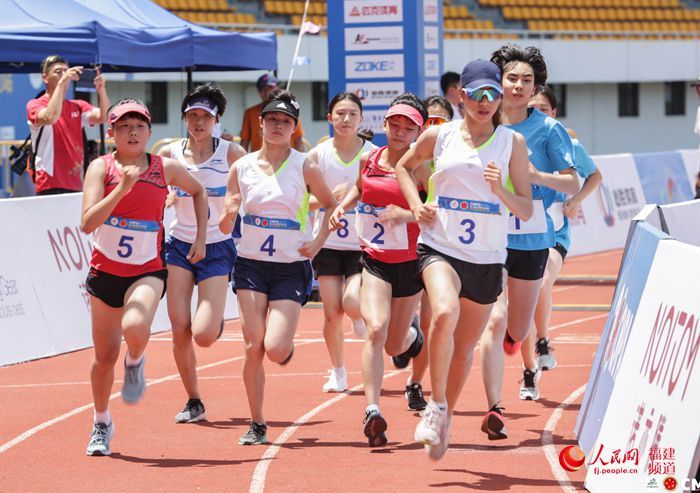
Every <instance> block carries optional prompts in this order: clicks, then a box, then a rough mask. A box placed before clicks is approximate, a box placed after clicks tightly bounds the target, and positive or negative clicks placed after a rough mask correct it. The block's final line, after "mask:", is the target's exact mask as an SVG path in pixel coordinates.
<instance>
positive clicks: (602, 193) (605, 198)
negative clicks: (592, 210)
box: [596, 183, 615, 227]
mask: <svg viewBox="0 0 700 493" xmlns="http://www.w3.org/2000/svg"><path fill="white" fill-rule="evenodd" d="M596 200H597V202H598V208H599V209H600V212H602V214H603V221H605V224H606V225H607V226H609V227H613V226H615V211H614V209H613V201H612V196H611V195H610V190H608V187H606V186H605V184H603V183H601V184H600V186H599V187H598V189H597V190H596Z"/></svg>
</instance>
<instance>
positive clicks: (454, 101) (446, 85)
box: [440, 72, 464, 120]
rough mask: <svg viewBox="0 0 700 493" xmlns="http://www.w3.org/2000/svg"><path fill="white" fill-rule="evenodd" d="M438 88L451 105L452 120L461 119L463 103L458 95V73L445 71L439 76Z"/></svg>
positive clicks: (462, 116)
mask: <svg viewBox="0 0 700 493" xmlns="http://www.w3.org/2000/svg"><path fill="white" fill-rule="evenodd" d="M440 89H442V94H443V95H444V96H445V98H446V99H447V100H448V101H449V102H450V104H451V105H452V113H453V114H454V117H453V118H452V119H453V120H462V119H463V118H464V105H463V104H462V100H461V99H460V97H459V92H460V89H461V87H460V85H459V74H458V73H457V72H445V73H444V74H442V77H440Z"/></svg>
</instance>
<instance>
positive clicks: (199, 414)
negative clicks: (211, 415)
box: [175, 399, 207, 423]
mask: <svg viewBox="0 0 700 493" xmlns="http://www.w3.org/2000/svg"><path fill="white" fill-rule="evenodd" d="M205 419H207V412H206V410H205V409H204V403H203V402H202V401H201V400H200V399H190V400H188V401H187V404H185V408H184V409H183V410H182V411H180V412H179V413H178V415H177V416H175V422H176V423H196V422H197V421H203V420H205Z"/></svg>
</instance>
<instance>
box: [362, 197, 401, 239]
mask: <svg viewBox="0 0 700 493" xmlns="http://www.w3.org/2000/svg"><path fill="white" fill-rule="evenodd" d="M384 209H385V207H374V206H373V205H370V204H365V203H364V202H358V203H357V208H356V209H355V210H356V212H357V237H358V239H359V241H360V244H361V245H364V246H366V247H370V248H374V249H375V250H408V228H407V227H406V225H405V224H400V225H398V226H389V225H388V224H386V223H383V222H382V221H381V220H380V219H379V215H380V214H381V212H382V211H383V210H384Z"/></svg>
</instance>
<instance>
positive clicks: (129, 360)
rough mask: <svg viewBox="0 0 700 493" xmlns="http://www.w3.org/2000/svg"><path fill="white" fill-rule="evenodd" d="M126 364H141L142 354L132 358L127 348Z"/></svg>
mask: <svg viewBox="0 0 700 493" xmlns="http://www.w3.org/2000/svg"><path fill="white" fill-rule="evenodd" d="M125 359H126V366H138V365H140V364H141V361H143V354H142V355H141V356H139V357H138V358H136V359H134V358H132V357H131V353H130V352H129V351H128V350H127V351H126V357H125Z"/></svg>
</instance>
